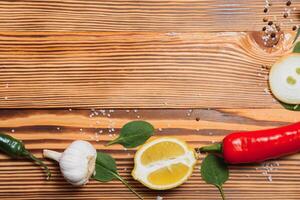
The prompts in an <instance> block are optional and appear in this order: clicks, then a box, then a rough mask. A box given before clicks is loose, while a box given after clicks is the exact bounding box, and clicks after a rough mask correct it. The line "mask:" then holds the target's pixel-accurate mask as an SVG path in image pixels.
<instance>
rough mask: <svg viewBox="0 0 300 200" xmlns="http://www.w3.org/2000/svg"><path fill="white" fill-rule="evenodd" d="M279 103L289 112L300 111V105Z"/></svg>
mask: <svg viewBox="0 0 300 200" xmlns="http://www.w3.org/2000/svg"><path fill="white" fill-rule="evenodd" d="M279 103H280V104H281V105H282V106H283V107H284V108H285V109H287V110H292V111H300V105H299V104H287V103H283V102H281V101H279Z"/></svg>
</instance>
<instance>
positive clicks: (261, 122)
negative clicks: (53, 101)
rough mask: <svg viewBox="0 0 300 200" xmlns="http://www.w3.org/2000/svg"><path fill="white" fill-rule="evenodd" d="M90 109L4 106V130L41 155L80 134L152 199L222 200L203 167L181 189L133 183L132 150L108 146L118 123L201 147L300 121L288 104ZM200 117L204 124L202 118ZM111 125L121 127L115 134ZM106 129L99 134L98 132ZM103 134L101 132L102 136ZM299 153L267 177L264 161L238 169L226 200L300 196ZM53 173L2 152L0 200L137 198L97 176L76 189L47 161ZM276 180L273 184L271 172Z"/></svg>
mask: <svg viewBox="0 0 300 200" xmlns="http://www.w3.org/2000/svg"><path fill="white" fill-rule="evenodd" d="M92 113H95V112H94V111H91V110H69V109H64V110H63V109H60V110H1V111H0V119H1V121H0V127H1V129H0V131H5V132H8V133H10V134H11V135H13V136H15V137H18V138H20V139H22V140H23V141H24V142H25V143H26V146H27V147H28V148H29V149H30V150H32V151H33V152H34V153H35V154H36V155H38V156H39V157H41V152H42V149H45V148H48V149H55V150H58V151H61V150H63V149H64V148H65V147H66V146H67V145H68V144H69V143H70V142H72V141H73V140H74V139H84V140H88V141H90V142H92V143H93V144H94V145H95V147H96V148H97V149H99V150H103V151H105V152H108V153H111V154H112V155H113V156H114V157H115V158H116V159H117V163H118V170H119V172H120V174H121V175H122V176H123V177H124V178H126V179H127V180H128V181H129V182H130V183H131V184H132V185H133V186H134V187H135V188H136V189H137V190H138V191H139V192H141V193H142V195H144V196H145V197H147V199H156V197H157V195H160V196H162V197H164V199H179V198H181V199H190V200H192V199H203V200H204V199H205V200H207V199H211V200H216V199H220V198H219V194H218V191H217V189H216V188H214V187H213V186H210V185H207V184H204V182H203V181H202V180H201V177H200V173H199V165H200V162H201V161H199V163H198V164H197V166H196V167H195V170H194V175H193V176H192V177H191V178H190V179H189V180H188V181H187V182H186V183H185V184H184V185H182V186H181V187H179V188H177V189H174V190H170V191H165V192H157V191H151V190H148V189H146V188H145V187H143V186H142V185H140V184H139V183H138V182H136V181H134V180H132V178H131V176H130V172H131V170H132V167H133V155H134V150H127V151H126V150H124V149H123V148H122V147H121V146H119V145H115V146H111V147H109V148H105V147H104V144H106V143H107V141H109V140H111V139H112V138H114V137H115V136H114V134H118V131H119V128H120V127H121V126H122V125H123V124H124V123H126V122H127V121H130V120H136V119H143V120H148V121H149V122H151V123H152V124H153V125H154V126H155V128H156V131H155V137H159V136H172V137H173V136H174V137H178V138H181V139H183V140H186V141H187V142H188V143H189V144H190V145H191V146H193V147H199V146H201V145H205V144H211V143H212V142H214V141H220V140H221V139H222V138H223V137H224V135H226V134H228V133H230V132H232V131H246V130H256V129H264V128H270V127H275V126H280V125H285V124H288V123H292V122H295V121H297V120H299V117H300V113H297V112H289V111H285V110H282V109H215V110H207V109H196V110H157V109H156V110H136V111H134V110H129V112H128V111H126V110H116V111H114V112H109V111H108V110H106V112H105V113H107V114H110V117H107V114H106V116H103V115H102V114H100V115H98V116H97V115H93V114H92ZM196 118H199V121H197V120H196ZM108 127H111V128H112V127H113V128H115V132H111V133H110V132H109V130H110V129H109V128H108ZM101 130H102V131H103V133H101V134H100V133H99V131H101ZM96 133H99V134H96ZM299 160H300V155H299V154H297V155H293V156H289V157H285V158H282V159H279V160H276V161H269V162H267V163H273V164H274V165H275V164H277V163H278V164H279V166H275V167H274V169H273V170H272V171H270V172H268V174H270V175H266V174H264V173H266V172H267V170H266V168H265V167H263V166H264V165H266V163H264V164H254V165H245V166H232V167H231V170H230V171H231V175H230V180H229V181H228V182H227V183H226V184H225V186H224V188H225V191H226V194H227V196H228V199H230V200H231V199H232V200H233V199H235V200H239V199H249V200H253V199H278V200H282V199H289V200H292V199H298V197H299V188H298V185H299V183H300V181H299V180H300V174H299ZM47 164H49V166H50V168H51V171H52V172H53V177H52V179H51V180H50V181H46V180H45V176H44V174H43V171H42V170H41V169H40V168H39V167H37V166H35V165H33V164H32V163H31V162H27V161H25V160H16V161H14V160H11V159H9V158H7V157H5V156H3V155H2V154H1V156H0V198H1V199H54V198H56V199H121V198H122V199H135V196H134V195H132V194H131V193H130V192H129V191H128V190H127V189H126V188H125V187H124V186H123V185H122V184H121V183H119V182H112V183H106V184H104V183H98V182H95V181H91V182H90V183H89V184H88V185H86V186H85V187H84V188H80V189H79V188H74V187H72V186H70V185H69V184H67V183H66V182H65V181H64V180H63V178H62V177H61V175H60V173H59V170H58V167H57V164H56V163H54V162H51V161H47ZM269 176H270V177H271V178H272V181H270V180H269V179H270V178H268V177H269Z"/></svg>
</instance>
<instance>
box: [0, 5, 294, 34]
mask: <svg viewBox="0 0 300 200" xmlns="http://www.w3.org/2000/svg"><path fill="white" fill-rule="evenodd" d="M271 3H272V6H271V7H270V11H269V12H268V13H267V14H266V13H264V12H263V10H264V7H265V5H266V3H265V1H263V0H253V1H245V0H244V1H235V0H172V1H169V0H160V1H155V0H151V1H149V0H113V1H98V0H63V1H57V0H47V1H44V0H18V1H10V0H5V1H1V2H0V31H170V32H177V31H179V32H181V31H198V32H199V31H205V32H206V31H254V30H256V31H258V30H261V29H262V27H263V26H264V25H266V23H265V22H263V18H264V17H268V18H269V19H270V20H272V21H274V22H276V23H278V24H282V29H285V30H291V29H292V26H293V25H297V24H299V23H300V18H299V17H297V16H299V9H296V10H294V8H299V6H300V2H299V1H292V5H291V6H290V7H287V6H286V0H272V2H271ZM285 9H287V10H290V13H291V15H290V17H291V18H292V19H293V20H294V21H292V22H291V21H290V18H288V19H285V18H284V17H283V14H284V12H286V11H285Z"/></svg>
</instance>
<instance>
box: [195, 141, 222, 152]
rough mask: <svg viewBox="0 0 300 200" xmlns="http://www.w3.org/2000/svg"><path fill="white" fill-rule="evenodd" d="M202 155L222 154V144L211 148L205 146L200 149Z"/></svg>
mask: <svg viewBox="0 0 300 200" xmlns="http://www.w3.org/2000/svg"><path fill="white" fill-rule="evenodd" d="M197 150H199V151H200V153H222V144H221V143H217V144H213V145H210V146H204V147H201V148H199V149H197Z"/></svg>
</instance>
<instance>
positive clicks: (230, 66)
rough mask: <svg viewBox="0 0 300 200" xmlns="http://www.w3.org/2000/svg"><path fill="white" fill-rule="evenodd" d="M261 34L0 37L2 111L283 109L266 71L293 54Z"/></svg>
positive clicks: (287, 44)
mask: <svg viewBox="0 0 300 200" xmlns="http://www.w3.org/2000/svg"><path fill="white" fill-rule="evenodd" d="M260 34H261V33H260V32H249V33H245V32H236V33H178V34H175V35H170V34H168V33H156V32H143V33H136V32H97V33H74V32H68V33H45V32H39V33H34V32H20V33H15V32H5V33H4V32H2V33H1V34H0V58H1V59H0V69H1V76H0V94H1V95H0V98H1V101H0V108H48V107H52V108H53V107H97V106H98V107H106V108H107V107H115V108H127V107H131V108H134V107H144V108H189V107H198V108H201V107H202V108H207V107H211V108H248V107H254V108H265V107H273V108H274V107H278V105H277V103H276V102H275V101H274V100H273V98H272V96H271V95H270V94H268V85H267V74H268V70H265V69H263V68H262V65H268V66H270V65H272V63H273V62H274V61H275V60H276V59H277V58H278V57H279V56H282V55H283V54H285V53H287V52H289V51H290V49H291V47H292V40H293V36H294V33H292V32H286V33H285V34H281V35H278V37H279V38H281V39H280V41H279V42H278V43H277V44H276V46H275V47H274V48H267V47H265V46H264V45H263V43H262V41H261V40H262V39H261V35H260Z"/></svg>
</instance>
